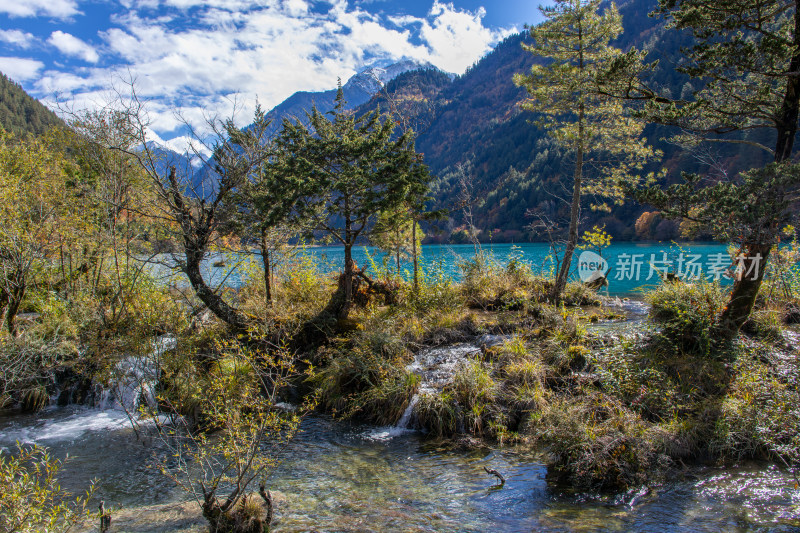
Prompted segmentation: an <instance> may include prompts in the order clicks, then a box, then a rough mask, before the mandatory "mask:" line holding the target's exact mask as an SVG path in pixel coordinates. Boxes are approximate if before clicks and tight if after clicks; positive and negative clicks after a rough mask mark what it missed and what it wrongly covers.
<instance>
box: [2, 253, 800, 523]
mask: <svg viewBox="0 0 800 533" xmlns="http://www.w3.org/2000/svg"><path fill="white" fill-rule="evenodd" d="M460 268H461V270H462V272H463V279H462V281H461V282H458V283H456V282H453V281H451V280H449V279H447V278H445V277H444V276H442V274H441V272H436V271H431V272H426V273H425V275H424V276H423V277H422V282H421V283H420V285H419V287H418V290H417V291H416V292H414V291H413V287H412V285H411V283H410V282H405V281H402V280H400V279H397V278H395V277H393V275H392V274H391V273H390V272H388V271H384V272H383V273H381V274H380V276H377V278H378V279H381V280H383V283H384V284H385V285H386V286H391V287H392V296H391V298H389V297H388V296H387V294H385V293H383V292H380V291H374V290H371V287H370V286H369V285H367V284H366V283H365V284H361V285H359V286H358V287H357V289H356V291H355V294H354V301H355V302H356V305H355V306H354V308H353V310H352V312H351V314H350V316H349V317H348V319H347V320H344V321H343V320H338V321H336V320H332V321H331V320H329V321H327V322H325V321H322V322H321V321H320V320H319V317H320V315H321V314H322V312H323V311H324V309H325V306H326V303H327V301H328V298H329V295H330V294H331V293H333V292H335V290H336V287H337V284H338V283H339V280H337V277H336V276H330V275H328V276H325V275H322V274H320V273H319V271H318V270H317V268H316V265H315V264H314V262H313V261H311V260H310V259H309V258H308V257H307V256H300V257H297V258H295V259H294V260H293V262H291V263H287V264H285V265H283V266H282V267H281V268H280V269H279V271H278V272H276V273H275V278H276V282H275V284H274V287H273V291H274V292H273V301H272V303H271V304H270V305H268V304H267V302H266V299H265V293H264V287H263V283H261V280H262V273H261V272H259V271H258V269H257V268H253V269H252V270H251V271H250V272H249V273H248V276H247V278H246V282H245V283H244V285H243V286H242V287H241V288H240V289H238V290H230V289H228V290H226V291H227V292H228V297H229V298H230V300H231V301H232V302H235V303H236V305H237V307H238V308H239V309H241V310H242V311H243V312H245V313H247V314H248V316H250V317H251V320H252V321H253V322H252V323H253V328H254V330H258V331H259V333H258V335H254V334H253V332H251V335H250V340H247V341H245V345H247V346H251V348H250V349H252V350H260V349H263V348H259V347H258V345H259V343H261V342H264V343H267V344H266V345H269V346H287V345H291V346H292V347H293V350H294V351H295V353H297V354H298V356H297V357H292V361H293V362H292V363H287V364H290V365H297V367H296V368H292V371H291V372H287V373H286V374H285V377H286V379H285V380H284V381H280V387H278V388H274V389H272V390H274V391H275V394H274V395H270V396H269V397H268V401H267V404H265V406H264V409H265V412H269V413H272V412H281V413H283V411H280V409H278V407H276V406H278V404H281V403H285V402H291V403H293V404H296V405H300V406H301V407H300V409H299V411H302V412H311V410H317V411H319V412H324V413H328V414H331V415H333V416H334V418H336V419H339V420H341V421H342V422H344V421H354V422H358V423H370V424H375V425H378V426H391V425H395V424H396V423H397V422H398V420H399V419H400V418H401V417H402V415H403V413H404V412H405V410H406V409H407V407H408V406H409V403H410V402H411V401H412V398H414V396H415V395H416V394H417V393H418V392H420V387H421V377H420V375H419V374H417V373H415V371H414V370H413V369H410V368H409V366H410V365H411V363H413V361H414V356H415V354H418V353H420V352H421V351H423V350H426V349H430V348H436V347H448V346H453V345H458V344H459V343H464V342H473V343H474V342H476V339H478V338H479V337H480V336H482V335H494V336H495V337H493V338H494V339H495V341H494V342H492V343H490V345H489V346H483V347H482V349H480V350H477V351H474V352H472V353H470V354H468V355H467V356H465V357H464V358H463V359H461V360H459V361H458V362H457V364H456V365H455V367H454V369H453V374H452V377H451V379H449V380H448V381H447V382H446V383H445V384H444V385H443V386H442V387H441V388H438V389H429V390H427V391H426V392H422V393H421V394H419V397H418V399H417V402H416V406H415V409H414V417H413V426H412V427H414V428H415V429H418V430H421V431H423V432H425V433H426V434H427V435H428V438H430V439H434V440H441V441H442V442H449V443H451V444H450V445H452V446H456V447H462V448H467V449H469V448H472V447H476V446H484V445H489V446H507V445H512V444H525V445H528V446H532V447H534V448H536V449H539V450H541V452H542V456H543V457H544V458H545V459H544V461H545V463H546V464H547V467H548V468H547V472H548V483H549V484H551V485H552V486H553V487H554V489H556V490H559V491H568V492H572V491H575V492H577V493H582V492H591V493H594V492H597V491H600V492H607V491H611V492H623V491H626V490H629V489H631V488H635V487H640V486H642V485H645V486H646V485H653V484H656V485H658V484H659V483H662V482H664V481H666V480H667V479H670V478H671V477H674V476H680V475H681V473H682V472H683V473H686V472H687V468H690V467H691V466H692V465H703V464H709V465H722V464H735V463H736V462H738V461H741V460H745V459H758V460H769V461H774V462H776V463H778V464H781V465H785V466H792V465H796V464H797V462H798V457H797V450H798V449H800V447H798V439H800V431H798V430H799V429H800V418H798V416H797V412H796V409H795V406H796V405H798V401H800V397H798V393H797V391H796V389H795V388H794V385H793V384H794V383H796V380H797V379H798V378H800V370H798V369H797V368H796V364H795V363H794V360H795V357H796V348H795V347H794V346H793V345H792V344H791V342H793V341H791V340H787V338H786V337H785V335H784V329H785V328H786V327H787V326H785V324H784V323H785V322H786V321H789V322H791V321H793V317H792V316H790V315H787V314H786V313H785V310H786V309H792V308H794V306H796V305H797V303H798V302H797V300H796V299H794V298H792V299H789V300H785V299H783V298H781V297H777V296H776V295H778V294H786V293H785V292H784V291H783V290H782V289H781V286H782V285H783V283H784V282H785V279H783V278H769V277H768V281H767V283H766V284H765V287H764V291H765V292H764V293H765V294H767V295H771V296H769V297H764V298H762V299H760V300H759V302H758V307H757V309H756V310H755V312H754V314H753V319H752V320H751V322H750V323H749V325H748V326H747V328H746V329H745V331H744V332H743V333H742V335H740V336H739V337H737V338H736V339H735V340H733V341H732V342H730V343H729V344H725V345H718V344H717V343H716V342H715V339H714V338H713V337H711V336H710V335H711V328H712V326H713V321H714V317H715V316H716V314H717V313H718V312H719V308H720V306H722V305H723V304H724V301H725V290H724V289H723V288H720V287H719V286H717V285H715V284H711V283H705V282H699V283H684V282H681V281H676V282H672V283H670V282H666V281H665V282H663V283H662V284H661V285H660V286H659V287H658V288H656V289H655V290H653V291H651V292H650V293H648V294H646V295H645V300H646V301H647V303H648V304H649V306H650V307H649V311H648V314H647V316H646V318H642V319H641V320H640V321H639V322H637V323H635V324H629V323H626V322H625V318H626V313H625V311H624V310H621V309H620V308H619V307H615V306H613V305H611V306H608V305H604V298H603V297H602V296H600V295H598V294H597V293H595V292H594V291H592V290H590V289H587V288H586V287H585V286H583V285H582V284H580V283H576V282H573V283H570V284H569V285H568V286H567V289H566V291H565V293H564V298H563V300H562V301H561V302H560V303H559V304H557V305H556V304H553V303H550V302H549V301H548V297H547V295H548V289H549V286H550V285H551V284H552V281H551V280H549V279H546V278H542V277H540V276H536V275H534V274H533V273H532V271H531V270H530V267H529V266H527V265H525V264H521V263H518V262H515V261H513V260H512V261H511V262H509V263H507V264H499V263H497V262H495V261H494V260H493V258H492V257H491V256H489V255H487V254H484V253H480V254H478V255H477V256H476V257H475V258H473V260H471V261H467V262H464V263H462V264H461V265H460ZM138 287H139V291H140V292H138V294H137V297H136V301H137V302H139V303H140V304H142V305H137V308H136V310H135V312H134V313H135V314H134V315H133V316H131V317H130V320H129V321H128V322H126V324H125V326H124V327H121V328H119V329H117V330H116V331H115V332H114V333H113V335H109V333H108V332H104V333H102V334H100V335H98V333H100V332H99V331H97V330H96V329H94V328H96V324H92V323H91V322H87V321H86V318H85V316H83V315H82V308H83V307H85V302H84V303H83V304H82V305H77V306H66V307H62V308H61V309H59V313H58V314H55V313H54V312H53V306H55V302H53V301H48V302H43V301H36V302H35V303H34V302H32V303H33V304H34V305H35V307H33V308H32V309H31V310H32V311H35V312H37V313H38V318H36V319H33V320H31V321H30V322H26V323H25V324H24V325H23V326H22V331H21V334H20V337H18V338H16V339H10V338H6V339H5V340H4V341H3V342H4V344H3V349H4V353H6V354H9V353H13V351H14V350H29V351H30V353H34V352H33V348H32V347H33V346H38V347H40V348H39V349H40V350H46V351H47V353H41V352H39V353H38V355H39V356H40V357H42V358H43V359H41V360H40V361H41V362H42V366H41V367H40V368H38V369H37V370H38V372H39V373H38V374H33V375H30V376H27V378H28V379H27V381H24V382H23V381H20V382H18V383H17V387H18V388H17V390H8V389H7V390H6V396H5V399H6V400H5V404H6V405H7V407H15V408H16V409H23V410H36V409H39V408H42V407H44V406H45V405H47V402H48V399H49V398H50V397H51V396H52V395H53V393H54V389H53V387H54V385H56V384H55V383H54V376H59V378H57V379H61V380H62V381H61V382H60V383H57V385H58V387H59V388H62V393H61V394H62V398H61V399H60V400H59V401H72V402H87V401H92V400H91V397H92V395H93V394H96V391H95V390H93V388H94V389H96V385H97V384H99V383H104V384H105V386H106V387H110V386H111V385H112V384H113V383H115V382H119V381H120V380H121V379H122V376H121V375H120V368H121V367H120V361H125V360H127V358H130V357H131V356H135V357H137V358H139V360H140V361H148V363H147V364H151V363H156V362H157V363H158V365H159V366H160V369H159V375H160V377H159V379H158V382H157V383H156V384H152V383H151V384H148V383H145V381H146V380H144V379H143V380H142V381H141V382H137V383H135V384H134V386H133V389H136V390H139V391H143V390H144V389H145V388H146V387H148V386H149V387H152V391H151V392H152V394H153V395H154V397H155V398H156V399H157V400H156V402H155V404H154V405H152V406H149V405H148V404H147V402H145V401H144V399H143V398H137V400H136V401H135V402H133V403H132V404H129V405H122V406H121V408H123V409H130V412H131V416H132V417H134V418H136V419H137V420H138V422H137V424H139V425H140V429H139V431H141V432H143V433H145V432H147V431H148V429H147V427H146V425H142V423H143V422H144V420H145V419H147V418H150V419H152V418H153V417H157V416H164V414H165V413H169V412H171V413H172V414H174V415H178V414H180V415H181V417H182V418H192V419H194V423H195V424H196V425H197V426H202V425H204V424H209V423H212V422H211V420H209V416H210V415H209V413H205V412H202V410H203V409H209V408H211V407H212V406H213V405H215V404H214V403H213V402H212V403H209V404H204V403H203V402H204V399H203V397H207V396H208V395H209V387H210V386H211V383H209V382H207V381H206V379H213V380H217V381H218V382H221V383H223V384H224V385H223V387H225V390H227V393H226V394H230V393H231V389H230V388H229V387H233V390H236V389H237V388H239V387H242V386H243V385H242V383H243V382H247V381H248V377H247V376H248V375H249V377H252V376H253V375H258V370H257V369H256V367H255V366H249V365H248V364H244V362H245V361H246V360H247V359H246V358H242V354H241V353H239V351H240V350H241V348H235V346H239V345H240V343H241V342H242V340H241V334H237V333H236V331H235V330H232V329H231V328H230V326H228V325H226V324H224V323H223V322H221V321H219V320H218V319H216V318H215V317H214V316H213V315H212V314H210V313H208V312H205V313H200V314H199V315H196V316H192V315H191V313H190V312H189V310H190V309H191V308H190V307H187V306H185V305H184V304H182V303H180V302H179V301H177V300H176V294H175V293H174V292H172V291H170V289H168V288H167V287H164V286H158V285H156V284H152V283H147V282H145V278H142V280H141V281H140V284H139V285H138ZM779 289H781V290H779ZM387 299H388V300H389V303H387ZM606 303H607V302H606ZM611 303H612V304H613V301H612V302H611ZM44 304H46V305H44ZM618 322H620V323H622V324H623V325H621V326H619V327H616V328H615V327H613V325H614V324H616V323H618ZM309 323H314V324H315V331H316V332H317V334H315V335H309V333H308V332H309V326H308V324H309ZM597 325H600V326H601V327H596V326H597ZM603 326H609V327H603ZM320 332H324V334H320ZM164 335H168V336H170V337H171V338H174V340H175V343H174V345H172V346H170V347H169V348H167V349H165V350H164V351H162V352H158V351H157V354H158V355H157V356H154V355H153V349H152V346H153V344H152V340H148V339H154V338H155V337H156V336H164ZM237 336H238V337H239V339H240V340H238V341H237V340H236V338H237ZM253 339H256V340H255V341H254V340H253ZM78 345H80V346H82V350H78V349H77V346H78ZM262 346H263V345H262ZM86 353H92V354H93V356H92V360H91V364H87V363H89V361H87V359H86V356H85V354H86ZM254 353H255V352H254ZM55 354H58V355H55ZM48 356H49V357H53V359H50V360H45V359H44V358H45V357H48ZM262 356H263V353H262ZM300 367H302V369H301V368H300ZM203 369H205V370H203ZM204 374H205V375H206V376H208V377H204ZM180 376H183V379H180ZM189 376H194V377H193V378H190V379H187V378H189ZM191 382H194V386H193V387H189V388H187V385H188V383H191ZM263 386H264V384H262V385H260V386H259V387H261V388H263ZM190 389H193V390H190ZM279 389H280V390H279ZM65 390H66V391H69V394H68V398H67V399H66V400H65V399H64V392H63V391H65ZM199 391H204V392H203V393H201V394H198V392H199ZM118 395H119V396H124V393H118ZM310 399H313V400H311V401H309V400H310ZM93 401H95V402H96V401H97V400H96V398H95V399H94V400H93ZM252 401H253V400H252V398H251V399H250V400H249V401H248V406H249V407H248V408H249V409H250V408H253V407H252ZM304 402H307V403H305V404H304ZM198 408H200V409H198ZM276 410H277V411H276ZM226 414H229V413H226ZM292 416H293V417H295V416H301V413H299V412H298V411H294V412H293V415H292ZM297 421H298V419H296V418H295V419H294V422H293V423H294V424H295V425H294V426H292V427H287V426H286V425H285V424H287V423H292V422H291V421H287V420H285V419H281V420H280V422H276V423H278V425H279V426H281V427H282V428H283V429H279V430H277V431H278V434H281V432H282V431H286V430H287V429H288V430H289V431H290V432H291V431H294V430H295V429H296V423H297ZM213 424H214V425H215V426H219V423H213ZM167 427H168V426H166V425H164V426H160V428H161V430H162V431H163V430H164V429H165V428H167ZM151 429H152V428H151ZM208 429H210V428H208ZM221 430H222V429H221V428H220V429H217V430H214V431H212V433H214V432H216V431H221ZM242 430H243V429H242V428H239V431H242ZM284 436H286V435H284ZM288 437H289V438H290V435H289V436H288ZM151 438H152V437H151ZM265 438H268V439H275V438H276V436H275V435H274V434H272V433H270V436H268V437H265ZM280 440H281V438H280V437H278V441H280ZM277 444H278V445H280V442H278V443H277ZM193 445H197V443H193ZM159 446H163V444H160V445H159ZM156 449H158V446H157V447H156ZM219 451H220V450H217V452H219ZM2 466H3V467H6V466H7V465H6V464H3V465H2ZM275 466H276V465H273V464H270V465H267V467H268V468H273V467H275ZM176 481H178V480H176ZM251 490H252V489H251ZM276 490H280V488H279V487H276ZM187 495H189V494H188V493H187ZM97 496H102V495H97ZM248 501H249V502H252V501H253V499H252V498H251V499H250V500H248ZM249 505H251V506H255V508H256V510H255V511H252V512H253V513H254V515H257V516H260V514H259V513H260V512H261V510H260V508H259V505H260V504H258V503H255V504H253V503H250V504H249ZM270 505H272V504H270ZM184 507H185V506H184ZM204 508H205V507H203V509H204ZM182 509H183V510H182V511H181V512H182V513H183V512H184V511H185V509H184V508H183V507H182ZM197 509H200V507H198V508H197ZM198 512H200V511H198ZM264 512H266V511H264ZM190 514H191V513H190ZM129 518H130V517H129ZM187 520H188V521H189V523H191V522H192V521H193V520H196V516H194V517H192V516H190V518H187Z"/></svg>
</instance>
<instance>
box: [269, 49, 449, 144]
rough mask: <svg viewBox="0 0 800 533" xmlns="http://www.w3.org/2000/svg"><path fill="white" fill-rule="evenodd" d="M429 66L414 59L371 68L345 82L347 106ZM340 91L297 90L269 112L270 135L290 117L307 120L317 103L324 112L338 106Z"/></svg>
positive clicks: (349, 106) (357, 104) (359, 101)
mask: <svg viewBox="0 0 800 533" xmlns="http://www.w3.org/2000/svg"><path fill="white" fill-rule="evenodd" d="M428 68H435V67H434V66H433V65H431V64H430V63H428V62H420V61H415V60H411V59H404V60H402V61H398V62H396V63H391V64H389V65H387V66H383V67H381V66H377V65H376V66H370V67H367V68H365V69H364V70H362V71H360V72H359V73H358V74H356V75H354V76H353V77H351V78H350V79H349V80H347V82H346V83H345V84H344V85H342V91H343V92H344V98H345V100H346V101H347V108H348V109H355V108H357V107H358V106H360V105H362V104H364V103H366V102H368V101H369V100H370V99H371V98H372V97H373V96H374V95H375V94H376V93H377V92H378V91H380V90H381V89H382V88H383V86H384V85H385V84H387V83H389V82H390V81H391V80H393V79H394V78H396V77H397V76H399V75H401V74H403V73H405V72H409V71H412V70H418V69H428ZM337 90H338V89H335V88H334V89H330V90H327V91H318V92H309V91H298V92H296V93H294V94H293V95H291V96H290V97H289V98H287V99H286V100H284V101H283V102H281V103H280V104H278V105H277V106H275V107H274V108H273V109H272V110H270V111H269V112H268V113H267V118H268V119H271V120H272V124H271V125H270V128H269V130H268V131H267V134H268V135H272V134H275V133H277V132H278V131H279V130H280V128H281V124H282V123H283V120H284V119H287V118H288V119H291V120H294V119H298V120H300V121H301V122H304V123H305V122H306V120H305V117H306V113H310V112H311V109H312V107H314V106H316V108H317V109H318V110H319V111H320V112H322V113H327V112H328V111H331V110H332V109H333V107H334V105H335V101H336V92H337Z"/></svg>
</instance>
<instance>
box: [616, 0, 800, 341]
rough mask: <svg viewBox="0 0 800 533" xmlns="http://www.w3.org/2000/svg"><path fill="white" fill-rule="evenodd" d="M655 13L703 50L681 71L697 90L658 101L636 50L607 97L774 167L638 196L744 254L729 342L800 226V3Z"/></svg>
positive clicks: (683, 5) (680, 3) (669, 2)
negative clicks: (785, 233) (798, 161)
mask: <svg viewBox="0 0 800 533" xmlns="http://www.w3.org/2000/svg"><path fill="white" fill-rule="evenodd" d="M657 13H658V14H660V15H661V16H664V17H666V18H667V19H668V21H669V26H670V27H671V28H673V29H675V30H686V31H689V32H691V33H692V34H693V36H694V38H695V44H694V45H693V46H692V47H691V48H689V49H687V50H685V51H684V53H685V56H686V61H685V63H684V64H683V65H681V66H680V67H679V70H680V71H682V72H684V73H686V74H689V75H690V76H692V77H693V78H694V80H695V84H696V86H698V87H699V89H698V90H696V91H693V94H684V96H685V97H686V99H682V100H673V99H670V98H667V97H666V96H665V95H661V94H658V93H657V92H656V91H654V90H652V89H651V88H649V87H648V85H647V83H646V81H647V80H646V76H643V75H642V70H643V68H642V67H643V64H642V62H641V53H640V52H637V51H635V50H631V51H630V52H629V53H627V54H624V55H621V56H619V57H618V58H616V59H615V61H614V62H613V64H612V66H611V68H610V69H609V71H608V76H607V79H604V80H602V82H601V84H600V85H601V88H602V90H603V91H604V92H605V93H606V94H614V95H617V96H622V97H624V98H632V99H644V100H646V101H647V102H648V106H647V109H646V113H645V114H646V116H648V118H650V119H651V120H652V121H655V122H659V123H662V124H668V125H674V126H678V127H680V128H681V130H682V131H683V132H684V135H683V137H684V140H692V141H693V142H695V143H699V142H704V141H706V142H715V143H718V142H730V143H738V144H744V145H749V146H752V147H754V148H757V149H759V150H763V151H766V153H768V154H769V155H770V156H771V158H772V163H771V164H769V165H767V166H766V167H764V168H760V169H758V168H757V169H751V170H750V171H748V172H745V173H743V174H742V175H741V176H735V177H734V178H732V179H730V180H728V181H723V182H718V183H713V184H710V185H709V182H708V180H704V179H702V177H701V176H697V175H686V176H685V183H683V184H679V185H676V186H673V187H671V188H669V189H667V190H666V191H662V190H658V189H652V188H651V189H647V190H646V191H645V192H644V193H642V194H641V195H640V196H641V199H642V200H643V201H647V202H649V203H651V204H653V205H655V206H656V207H659V208H662V209H663V210H664V211H665V213H667V214H672V215H674V216H682V217H685V218H688V219H691V220H695V221H697V222H699V223H702V224H704V225H705V226H706V227H708V228H710V229H711V230H712V231H714V232H715V233H716V234H717V236H718V237H720V238H723V239H727V240H730V241H732V242H734V243H737V244H738V245H739V246H740V249H739V254H738V255H739V260H738V263H739V264H738V268H739V274H738V275H737V277H736V281H735V283H734V286H733V289H732V291H731V295H730V299H729V301H728V304H727V305H726V307H725V308H724V310H723V312H722V313H721V315H720V316H719V317H718V321H717V322H718V330H719V333H720V334H721V335H722V336H728V337H730V336H732V335H735V334H736V332H738V330H739V329H740V328H741V326H742V325H743V324H744V323H745V322H746V321H747V319H748V317H749V316H750V312H751V311H752V308H753V305H754V303H755V300H756V296H757V295H758V291H759V288H760V286H761V283H762V281H763V278H764V272H765V269H766V268H765V267H766V263H767V259H768V257H769V255H770V253H771V251H772V248H773V246H774V245H775V243H776V242H777V239H778V237H779V232H780V230H781V229H782V227H783V225H784V224H786V223H787V222H790V221H792V219H793V218H794V211H795V204H794V202H795V201H796V199H797V196H798V190H799V186H800V172H799V171H798V169H797V168H795V164H794V163H792V162H791V158H792V154H793V151H794V143H795V138H796V136H797V129H798V112H799V111H800V9H798V2H797V1H793V0H789V1H787V0H719V1H715V2H708V1H705V0H659V9H658V11H657ZM689 92H692V91H684V93H689ZM758 132H766V134H767V135H765V134H764V133H762V134H759V133H758ZM687 136H691V139H687ZM764 139H768V141H767V143H765V142H764ZM770 141H771V145H770V144H769V142H770Z"/></svg>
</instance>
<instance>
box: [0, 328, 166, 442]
mask: <svg viewBox="0 0 800 533" xmlns="http://www.w3.org/2000/svg"><path fill="white" fill-rule="evenodd" d="M175 345H176V341H175V338H174V337H169V336H163V337H159V338H157V339H155V340H154V341H153V350H152V352H151V353H150V354H149V355H148V356H146V357H139V356H131V357H126V358H124V359H122V360H121V361H119V362H118V363H117V364H116V366H115V369H114V373H113V377H112V380H111V383H110V384H109V385H108V386H104V385H102V384H96V385H95V386H96V387H98V388H100V389H102V390H101V392H100V394H99V399H98V400H96V401H95V403H94V405H91V406H89V405H72V406H68V407H66V408H59V407H56V406H55V404H54V400H55V398H57V396H58V395H57V394H56V395H55V396H54V398H53V399H52V401H53V404H51V405H50V406H49V407H48V408H46V409H45V410H44V411H43V412H42V413H39V414H37V415H35V416H30V417H23V418H22V419H21V420H19V421H18V422H12V423H10V424H8V425H7V426H5V427H3V428H2V429H0V448H8V447H9V446H13V445H14V444H15V443H16V442H20V443H25V444H39V443H44V444H50V443H54V442H70V441H75V440H77V439H80V438H82V437H83V436H84V435H86V434H87V433H91V432H101V431H105V432H109V431H119V430H122V429H125V428H130V427H132V424H133V422H134V420H135V419H136V418H138V410H139V408H140V407H141V406H143V405H146V406H148V407H155V406H156V398H155V389H156V385H157V384H158V378H159V371H158V362H159V360H160V358H161V355H162V354H163V353H164V352H165V351H167V350H170V349H173V348H174V347H175ZM132 418H133V419H134V420H132Z"/></svg>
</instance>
